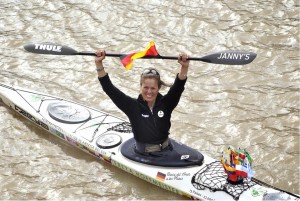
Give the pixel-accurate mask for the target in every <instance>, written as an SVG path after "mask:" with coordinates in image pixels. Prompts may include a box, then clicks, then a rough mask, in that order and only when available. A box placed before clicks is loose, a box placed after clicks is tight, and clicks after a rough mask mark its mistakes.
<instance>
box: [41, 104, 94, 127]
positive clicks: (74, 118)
mask: <svg viewBox="0 0 300 201" xmlns="http://www.w3.org/2000/svg"><path fill="white" fill-rule="evenodd" d="M47 109H48V113H49V116H50V117H51V118H53V119H55V120H56V121H59V122H62V123H68V124H76V123H82V122H85V121H87V120H89V119H90V117H91V114H90V112H89V111H88V110H87V109H85V108H84V107H82V106H80V105H76V104H73V103H69V102H63V101H57V102H54V103H50V104H49V105H48V108H47Z"/></svg>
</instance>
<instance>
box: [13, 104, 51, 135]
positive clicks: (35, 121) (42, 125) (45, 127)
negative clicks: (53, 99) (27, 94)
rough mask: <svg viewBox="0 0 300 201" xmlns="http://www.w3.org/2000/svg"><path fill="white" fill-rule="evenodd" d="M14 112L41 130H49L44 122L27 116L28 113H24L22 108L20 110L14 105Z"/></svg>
mask: <svg viewBox="0 0 300 201" xmlns="http://www.w3.org/2000/svg"><path fill="white" fill-rule="evenodd" d="M15 110H16V111H17V112H18V113H20V114H21V115H23V116H24V117H26V118H27V119H29V120H30V121H32V122H34V123H35V124H37V125H39V126H41V127H42V128H44V129H46V130H49V127H48V125H47V124H45V123H44V122H42V121H40V120H38V119H36V118H35V117H33V116H32V115H31V114H29V113H28V112H26V111H25V110H23V109H22V108H20V107H19V106H17V105H15Z"/></svg>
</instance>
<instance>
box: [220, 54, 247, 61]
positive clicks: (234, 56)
mask: <svg viewBox="0 0 300 201" xmlns="http://www.w3.org/2000/svg"><path fill="white" fill-rule="evenodd" d="M217 59H219V60H222V59H226V60H228V59H230V60H249V59H250V54H242V53H221V54H220V56H219V57H218V58H217Z"/></svg>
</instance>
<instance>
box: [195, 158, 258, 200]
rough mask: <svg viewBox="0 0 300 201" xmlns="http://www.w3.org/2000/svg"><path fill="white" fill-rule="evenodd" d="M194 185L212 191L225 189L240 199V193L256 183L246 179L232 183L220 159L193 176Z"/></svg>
mask: <svg viewBox="0 0 300 201" xmlns="http://www.w3.org/2000/svg"><path fill="white" fill-rule="evenodd" d="M192 184H193V186H194V187H195V188H196V189H198V190H204V189H205V188H208V189H210V190H211V191H213V192H215V191H224V192H226V193H228V194H229V195H231V196H232V197H233V199H235V200H238V199H239V197H240V195H241V194H242V193H243V192H244V191H246V190H247V189H248V188H250V187H252V186H254V185H255V184H256V183H255V182H253V181H251V180H249V179H244V180H243V182H241V183H239V184H232V183H229V182H228V181H227V174H226V173H225V172H224V168H223V166H222V163H221V162H220V161H215V162H212V163H210V164H208V165H206V166H205V167H204V168H202V169H201V170H199V171H198V172H197V173H196V174H195V175H194V176H193V178H192Z"/></svg>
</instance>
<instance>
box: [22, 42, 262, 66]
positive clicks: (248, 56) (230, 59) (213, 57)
mask: <svg viewBox="0 0 300 201" xmlns="http://www.w3.org/2000/svg"><path fill="white" fill-rule="evenodd" d="M24 48H25V50H27V51H28V52H32V53H36V54H52V55H88V56H96V54H95V53H93V52H78V51H76V50H74V49H72V48H70V47H68V46H63V45H57V44H51V43H31V44H27V45H25V46H24ZM124 55H126V54H112V53H106V56H108V57H121V56H124ZM255 57H256V54H255V53H253V52H245V51H232V50H226V51H221V52H217V53H212V54H208V55H206V56H203V57H189V58H188V59H189V60H194V61H203V62H207V63H213V64H226V65H245V64H249V63H251V62H252V61H253V60H254V59H255ZM142 59H172V60H177V59H178V57H177V56H161V55H158V56H145V57H142Z"/></svg>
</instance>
